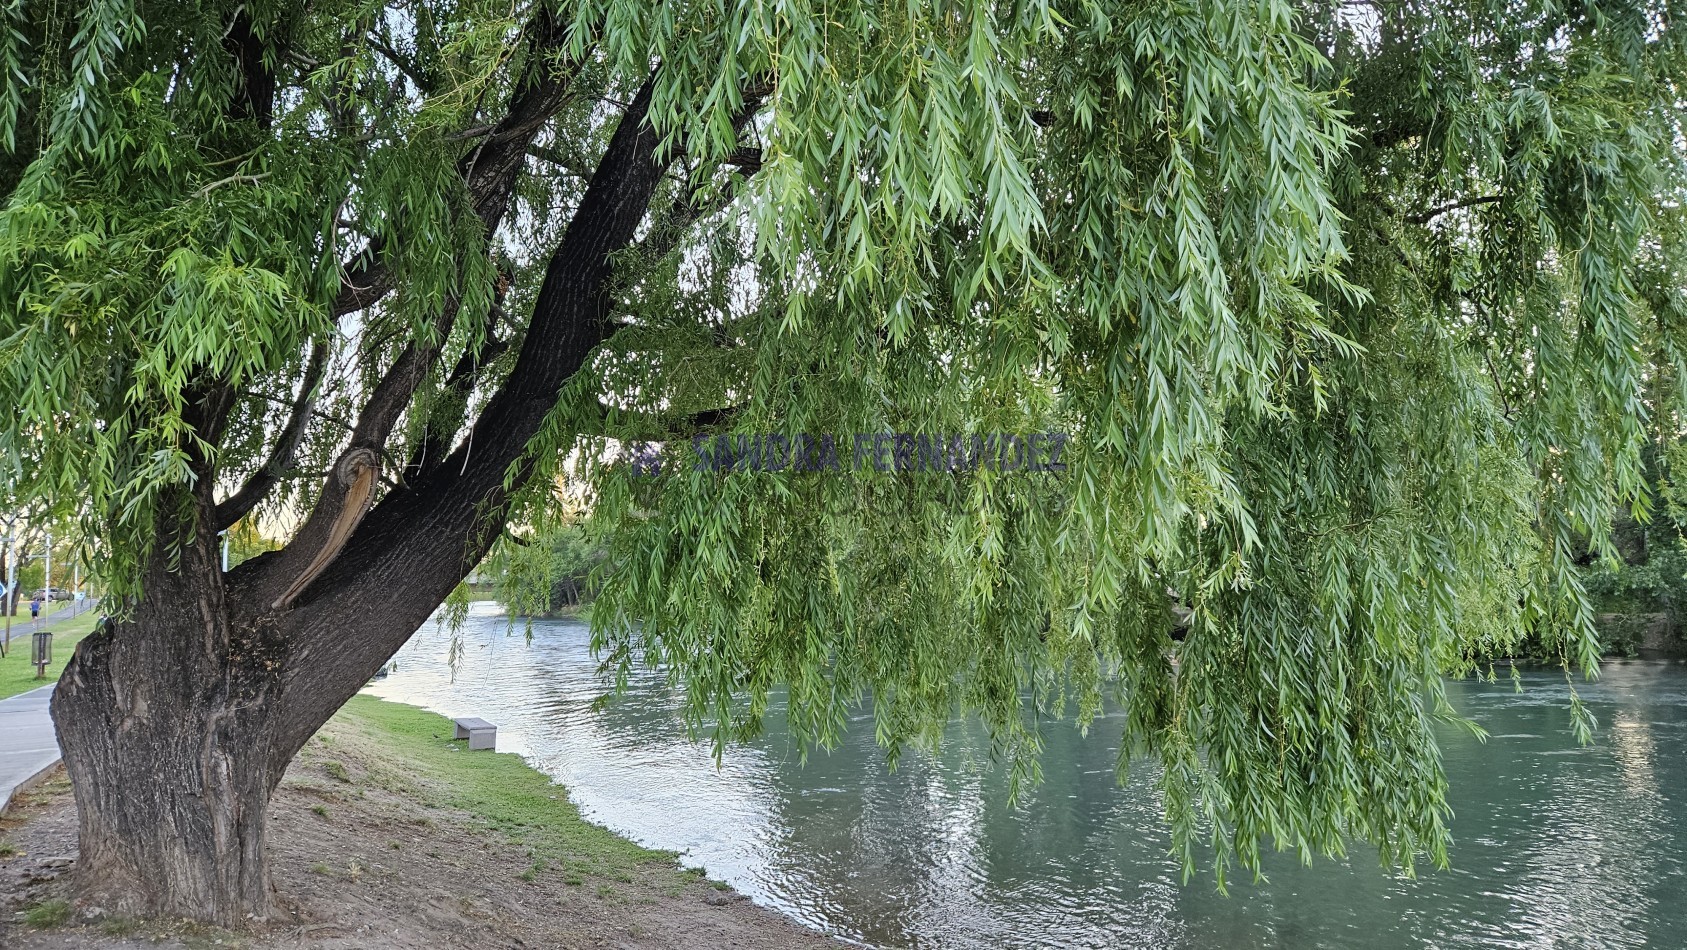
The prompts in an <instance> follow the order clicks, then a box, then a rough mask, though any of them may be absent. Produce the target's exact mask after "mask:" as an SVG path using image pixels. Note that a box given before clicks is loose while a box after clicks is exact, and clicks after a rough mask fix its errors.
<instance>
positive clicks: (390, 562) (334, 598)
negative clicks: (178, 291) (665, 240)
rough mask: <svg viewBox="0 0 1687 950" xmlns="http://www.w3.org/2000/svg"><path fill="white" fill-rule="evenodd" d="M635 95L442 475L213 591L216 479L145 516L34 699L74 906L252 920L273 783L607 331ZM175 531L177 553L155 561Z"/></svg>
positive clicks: (625, 208)
mask: <svg viewBox="0 0 1687 950" xmlns="http://www.w3.org/2000/svg"><path fill="white" fill-rule="evenodd" d="M652 88H653V83H651V82H647V83H646V84H645V86H644V87H643V88H642V89H641V90H640V91H639V93H638V95H637V96H635V97H634V99H633V102H632V104H631V105H630V106H629V107H628V109H627V111H626V113H625V114H624V116H623V118H622V121H621V124H620V125H619V126H618V127H617V129H616V131H615V133H614V135H613V136H612V138H611V140H610V144H609V147H608V149H607V151H606V153H605V155H604V158H603V161H602V162H601V163H600V166H599V169H598V171H597V173H595V174H594V176H593V178H592V180H591V182H590V184H589V186H588V188H587V191H586V193H585V195H584V196H583V197H582V199H581V202H580V206H579V208H578V209H577V210H576V212H575V216H574V218H573V219H572V221H571V223H570V225H569V227H568V230H567V232H566V234H565V236H564V239H563V243H562V245H561V246H560V247H559V248H558V250H557V251H556V252H555V253H554V254H553V256H552V259H551V261H550V263H549V265H548V266H547V269H546V276H545V281H544V284H543V286H542V288H541V292H540V299H539V301H538V302H537V303H536V305H535V308H534V316H533V319H532V321H531V322H530V325H529V327H528V330H527V332H526V335H525V339H524V342H523V344H522V349H521V353H520V356H519V358H518V360H517V362H516V366H515V368H514V369H513V370H512V371H511V374H510V377H509V378H508V379H507V380H506V381H505V383H504V385H503V386H502V387H501V388H500V389H499V390H498V392H497V394H496V395H495V396H493V397H492V399H491V400H489V403H488V406H487V408H486V409H485V410H484V411H483V413H482V415H481V417H480V418H479V420H477V422H476V423H475V425H474V427H473V429H472V430H471V435H470V437H469V438H468V439H467V440H465V441H464V442H463V444H462V445H460V446H459V447H458V448H457V449H455V450H454V451H453V453H452V455H451V456H450V459H449V462H448V463H447V464H445V465H443V466H439V467H436V468H435V469H433V470H432V471H430V472H428V473H426V474H422V475H419V476H418V477H417V478H416V479H414V480H412V481H411V482H410V483H408V484H406V485H404V486H401V487H398V488H395V489H394V490H392V491H390V492H388V493H387V494H386V495H385V497H384V498H382V499H381V501H380V503H379V504H377V505H375V507H374V508H373V510H370V511H368V516H367V517H366V518H365V517H364V505H365V503H366V502H367V501H368V497H367V493H368V488H369V485H370V484H371V482H370V480H369V479H368V478H366V477H364V476H366V475H367V474H368V472H367V470H366V468H367V466H366V465H365V467H363V468H359V467H357V466H353V467H352V468H351V469H347V470H346V472H341V469H342V467H343V466H342V465H341V464H336V466H335V469H336V473H339V474H337V475H336V476H335V477H332V478H330V479H328V480H327V481H326V482H325V483H324V486H323V492H322V495H321V497H320V498H319V500H318V502H317V506H316V509H315V510H314V511H313V512H312V514H311V515H310V517H308V518H307V519H306V521H305V523H304V524H303V525H302V526H301V527H300V528H299V530H298V532H297V533H296V534H295V536H294V538H293V540H292V542H290V543H289V544H288V546H287V547H286V548H285V549H283V550H281V551H277V552H271V553H268V554H265V555H261V556H259V557H256V558H253V559H251V560H249V561H246V562H243V563H242V564H240V565H239V566H238V567H236V568H235V569H233V570H232V571H230V572H229V573H228V574H226V575H225V574H224V573H222V570H221V565H220V562H219V559H218V555H217V540H216V534H215V530H216V527H215V526H216V524H217V522H216V519H215V517H214V512H215V511H216V510H217V505H216V504H215V503H214V500H213V498H212V495H211V490H212V486H213V485H214V484H215V482H216V477H215V471H214V466H213V465H212V464H211V462H210V461H209V460H208V459H205V458H198V457H195V458H194V459H193V462H192V464H193V466H194V469H195V474H196V478H195V480H194V483H193V485H192V487H191V488H187V489H184V495H191V497H181V498H174V499H171V500H170V501H169V502H168V503H166V504H164V505H162V508H161V510H163V511H165V512H166V514H164V515H161V517H160V522H159V535H160V541H159V542H158V551H157V554H156V557H155V560H154V563H153V565H152V566H151V568H150V569H149V570H148V572H147V575H146V577H144V578H143V580H142V590H143V591H144V594H143V599H142V600H141V601H140V602H139V603H137V604H134V605H132V609H131V610H130V611H128V612H127V613H119V616H120V618H121V619H120V620H118V621H116V622H110V623H107V624H106V625H105V626H104V627H102V628H101V629H100V630H99V631H98V632H97V633H95V634H94V635H92V636H90V637H88V638H87V639H85V640H83V641H82V643H81V644H80V645H79V646H78V647H77V650H76V653H75V655H74V656H73V657H72V659H71V662H70V664H69V666H68V667H67V668H66V670H65V673H64V676H63V677H62V678H61V679H60V681H59V686H58V689H57V690H56V692H55V693H54V695H53V703H52V707H53V719H54V722H55V723H56V725H57V728H58V732H59V744H60V746H61V748H62V749H63V752H64V761H65V766H66V769H67V771H68V772H69V774H70V780H71V785H72V787H73V788H74V790H75V793H76V801H77V806H78V811H79V813H80V816H81V825H80V842H81V858H80V860H79V862H78V871H77V873H78V875H79V877H80V882H79V883H80V891H81V893H80V897H81V898H82V899H83V900H85V901H87V902H89V903H91V904H97V905H98V906H100V907H102V908H104V909H106V910H108V911H118V912H121V913H125V914H130V915H135V916H166V917H187V918H191V919H195V920H204V921H211V922H215V923H219V924H223V925H227V926H234V925H240V924H243V923H246V922H247V921H249V920H251V919H254V918H263V917H267V916H269V914H270V913H271V909H272V903H273V897H272V893H271V891H272V888H271V883H270V878H269V872H268V866H267V863H266V858H265V854H264V842H265V814H266V812H267V810H268V806H269V801H270V797H271V795H272V794H273V792H274V790H275V786H276V784H277V783H278V782H279V781H280V780H281V776H282V774H283V772H284V771H285V770H286V767H287V764H288V762H290V761H291V760H292V758H293V756H294V754H295V753H297V752H298V750H299V749H300V748H301V747H302V746H303V745H304V744H305V742H307V741H308V740H309V739H310V737H311V736H312V735H314V734H315V733H316V731H317V730H318V729H319V728H321V726H322V724H323V723H325V722H327V721H328V718H329V717H330V716H332V715H333V714H334V712H335V711H336V710H338V709H339V708H340V707H341V706H342V705H344V704H345V702H346V701H347V700H348V699H350V698H351V697H352V696H353V695H354V694H355V693H356V692H357V690H358V689H360V688H361V687H362V686H363V684H364V683H365V682H366V681H367V680H368V678H369V677H370V676H372V675H373V674H374V672H375V671H376V670H377V669H379V668H380V667H381V666H382V665H383V664H385V663H386V662H387V660H388V659H389V658H391V656H392V654H393V653H394V652H396V651H397V650H398V648H399V647H400V646H402V645H403V644H404V641H405V640H406V639H408V638H409V636H410V635H411V634H412V633H413V632H415V630H416V628H417V627H418V626H419V625H420V624H421V623H422V622H423V621H424V620H426V618H427V617H428V615H429V614H431V613H432V612H433V610H434V609H435V608H436V607H437V606H438V605H439V604H440V603H441V602H442V601H443V600H444V599H445V597H446V595H447V594H449V592H450V591H451V589H452V587H454V586H455V585H456V584H457V583H458V582H459V581H460V580H461V579H462V578H463V577H464V576H465V575H466V574H467V573H468V572H469V570H470V569H471V568H472V567H473V566H474V565H475V564H476V563H478V562H479V561H480V559H481V558H482V557H483V556H484V555H485V554H486V551H487V549H488V548H489V547H490V545H491V543H492V540H493V539H494V538H495V537H496V536H497V533H498V530H499V529H500V528H501V527H502V524H503V519H504V517H505V516H506V513H507V510H508V506H509V504H510V485H511V483H512V482H521V481H523V480H525V479H526V478H528V477H529V476H530V474H531V472H532V460H531V459H526V458H525V452H526V451H527V448H528V444H529V441H530V440H531V439H532V438H533V437H534V436H535V435H536V434H537V433H538V432H539V431H540V429H541V427H542V425H543V423H544V420H545V418H546V415H547V413H548V412H549V411H550V409H551V408H552V407H553V406H554V405H555V404H556V400H557V394H558V392H559V390H560V389H561V388H562V386H563V384H564V383H565V382H566V381H567V380H568V379H569V378H570V377H571V376H572V375H573V374H574V373H575V372H576V371H577V370H579V369H580V367H581V366H582V365H583V364H584V362H585V360H586V358H587V356H588V355H589V354H590V353H591V352H592V350H593V348H594V347H596V346H597V345H598V344H599V343H600V342H602V341H603V339H605V338H606V336H607V335H608V334H609V332H610V330H611V324H610V322H609V319H608V318H609V312H610V306H611V299H610V294H609V287H610V277H611V275H612V267H611V260H612V257H613V255H614V254H615V253H617V252H618V251H620V250H621V249H623V248H625V247H626V246H627V245H628V243H629V242H630V241H631V239H632V237H633V235H634V233H635V231H636V229H637V225H638V223H639V221H640V220H641V219H642V218H643V216H644V214H645V210H646V208H647V207H648V205H649V201H650V197H651V195H652V193H653V192H654V190H655V187H656V185H657V183H658V182H659V181H660V180H661V178H662V176H663V174H664V173H665V171H666V168H667V166H668V163H669V159H661V160H658V158H657V157H656V156H657V150H658V148H659V145H660V136H658V135H657V134H656V133H655V131H654V130H652V129H651V127H650V126H649V125H648V124H647V123H646V122H645V121H644V116H645V111H646V109H647V108H648V107H649V105H650V100H651V95H652ZM747 111H749V110H748V109H747ZM402 368H403V367H400V369H402ZM400 375H401V376H402V374H400ZM392 385H393V386H394V387H397V388H398V389H400V390H402V389H403V388H404V387H403V386H400V385H399V383H393V384H392ZM406 385H410V384H406ZM385 388H387V387H385V386H382V387H377V395H379V394H380V393H381V392H383V391H384V390H385ZM401 395H406V396H407V393H401ZM234 398H235V397H234V390H233V388H232V387H231V386H228V385H226V384H223V383H218V384H216V385H211V386H207V387H206V388H205V390H204V392H203V393H202V394H200V395H199V396H198V398H196V399H195V400H194V401H193V403H192V405H193V408H194V412H193V415H194V419H192V420H190V421H191V422H192V424H193V427H194V429H195V430H196V431H197V432H198V433H199V434H200V436H201V438H202V440H203V444H205V445H210V446H215V445H216V444H217V443H218V442H219V440H220V437H221V431H222V427H223V426H224V425H225V424H226V422H227V419H228V417H229V410H230V407H231V406H232V404H233V400H234ZM383 398H384V397H383ZM394 403H395V404H396V407H394V406H388V405H386V403H385V402H382V401H381V400H379V399H372V401H371V405H370V406H369V407H367V408H366V412H365V416H364V419H362V420H360V424H359V427H358V428H357V429H356V430H355V431H354V433H353V438H352V439H351V444H350V445H349V446H348V447H347V449H346V450H345V453H344V454H342V456H341V462H342V463H344V462H346V461H347V460H349V459H352V458H353V457H354V456H357V457H361V456H359V453H362V454H363V455H367V456H368V457H369V458H375V457H377V455H378V453H379V452H380V451H381V450H383V449H384V446H385V442H386V435H387V430H388V429H389V428H390V426H391V424H392V420H394V419H396V418H397V413H398V410H399V409H402V408H403V401H402V400H396V399H395V400H394ZM365 422H367V424H365ZM512 472H513V473H514V474H513V477H512ZM348 473H349V474H350V475H352V476H355V477H351V478H346V477H340V476H341V475H345V474H348ZM177 502H182V503H183V504H177ZM184 505H185V507H186V508H191V509H192V513H193V515H192V517H191V518H186V519H183V518H182V517H181V515H182V513H183V511H184V510H185V508H184ZM177 532H187V533H190V534H192V537H191V538H187V539H186V540H185V542H181V543H171V542H168V541H166V540H164V539H165V538H167V537H170V536H173V535H176V534H177ZM179 540H180V538H179V536H178V541H179Z"/></svg>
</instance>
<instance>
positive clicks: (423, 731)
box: [0, 696, 836, 950]
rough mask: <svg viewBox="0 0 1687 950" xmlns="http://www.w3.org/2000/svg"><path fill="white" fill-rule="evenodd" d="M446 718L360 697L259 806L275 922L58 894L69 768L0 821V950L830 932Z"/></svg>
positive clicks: (253, 948) (714, 938) (722, 941)
mask: <svg viewBox="0 0 1687 950" xmlns="http://www.w3.org/2000/svg"><path fill="white" fill-rule="evenodd" d="M450 735H451V724H450V721H449V720H447V719H445V718H444V717H441V716H437V715H434V714H432V713H429V712H425V711H422V710H419V709H415V708H412V707H409V706H403V705H399V704H396V703H388V702H383V701H381V700H377V699H373V698H370V697H361V696H360V697H358V698H356V699H354V700H353V701H352V702H351V703H350V704H349V705H347V707H346V708H345V709H343V710H341V712H340V713H339V714H338V715H337V716H335V717H334V719H333V720H331V721H330V722H329V724H328V725H327V726H325V727H324V728H323V730H322V732H321V733H319V734H318V735H317V736H316V738H314V739H312V740H311V741H310V743H309V744H308V745H307V746H306V748H305V749H304V750H303V751H302V752H301V753H300V755H299V757H298V758H297V759H296V760H295V761H294V763H293V765H292V767H291V768H290V769H289V770H288V773H287V776H286V778H285V779H284V780H283V781H282V784H281V786H280V788H279V789H278V790H277V792H276V797H275V801H274V803H273V804H272V806H271V809H270V842H269V850H270V858H271V863H272V867H273V870H274V875H275V882H276V888H277V891H278V894H279V898H280V899H279V902H278V903H279V906H280V909H281V912H282V916H283V918H284V919H282V920H279V921H276V922H273V923H272V924H270V925H269V926H268V927H267V928H265V929H264V930H262V931H261V932H255V933H249V934H247V933H242V934H236V933H227V932H220V931H211V930H206V929H203V928H197V927H181V926H169V925H157V924H148V923H139V922H135V921H129V920H124V919H120V918H112V917H108V916H105V915H104V914H103V913H102V912H100V911H99V909H98V908H80V907H75V906H73V905H71V904H69V903H67V902H66V897H67V896H68V876H69V873H70V871H71V866H72V863H73V862H74V859H75V837H76V836H75V829H76V812H75V805H74V803H73V802H72V801H71V798H70V794H69V786H68V783H66V782H65V781H64V780H63V778H62V777H60V778H57V779H54V780H51V781H49V782H47V783H45V784H44V785H42V786H41V787H40V788H38V789H37V790H35V791H34V792H32V793H29V794H28V795H27V796H25V798H24V799H23V800H22V801H20V803H19V804H18V805H17V806H16V807H15V808H14V810H13V811H12V813H10V814H9V815H8V816H7V817H6V818H5V819H0V946H3V947H7V948H9V950H94V948H99V950H107V948H128V947H141V946H148V947H165V948H171V947H179V948H195V950H197V948H202V947H210V946H220V947H243V948H249V950H295V948H297V950H304V948H312V950H316V948H321V950H350V948H359V950H399V948H405V950H409V948H415V950H423V948H427V950H432V948H446V947H464V948H471V947H472V948H477V950H478V948H483V947H540V948H547V950H548V948H553V947H554V948H596V947H617V948H621V947H625V948H641V950H642V948H669V947H672V948H680V947H698V946H707V947H738V948H745V950H763V948H769V950H771V948H787V947H789V948H798V947H803V948H807V947H815V948H818V947H828V946H836V944H835V943H833V942H831V941H829V940H827V939H825V938H823V937H820V936H819V935H817V934H814V933H812V932H810V931H807V930H805V929H803V928H801V927H799V926H798V925H796V924H795V923H793V922H791V921H789V920H787V919H786V918H784V917H782V916H780V915H778V914H776V913H774V912H772V911H769V910H766V909H764V908H760V907H757V906H755V905H753V904H751V903H750V902H749V901H747V900H744V899H743V898H742V897H741V896H740V895H738V894H735V893H733V892H732V891H731V890H730V889H725V888H724V885H716V884H713V883H711V882H709V881H706V880H704V879H703V878H702V877H700V876H699V875H696V874H693V873H690V872H687V871H684V870H682V869H681V868H679V866H678V865H677V864H676V863H675V860H674V856H673V855H672V854H670V853H666V852H658V851H650V850H647V849H645V848H641V847H639V846H637V845H635V844H633V843H632V842H630V841H627V840H626V839H624V838H620V837H618V836H616V835H614V834H612V833H611V832H609V831H608V830H606V829H604V828H602V827H600V826H597V825H594V824H591V823H590V822H587V821H585V820H584V819H582V818H581V817H580V814H579V812H578V810H577V809H576V808H575V807H574V806H573V804H572V803H570V802H569V800H568V795H567V792H566V791H565V790H564V789H563V788H562V787H560V786H557V785H554V784H552V782H551V781H550V780H549V779H548V778H546V777H545V776H544V775H541V774H540V773H538V772H536V771H534V770H532V769H531V768H529V767H528V766H527V765H526V764H525V763H524V762H522V760H521V759H520V757H518V756H515V755H509V754H494V753H484V752H476V753H470V752H468V751H466V750H465V749H464V744H463V743H462V742H453V741H450Z"/></svg>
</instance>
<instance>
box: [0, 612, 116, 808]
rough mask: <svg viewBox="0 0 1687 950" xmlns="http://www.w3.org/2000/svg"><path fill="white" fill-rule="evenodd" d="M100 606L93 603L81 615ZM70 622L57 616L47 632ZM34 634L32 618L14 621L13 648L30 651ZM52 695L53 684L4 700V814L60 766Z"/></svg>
mask: <svg viewBox="0 0 1687 950" xmlns="http://www.w3.org/2000/svg"><path fill="white" fill-rule="evenodd" d="M97 606H98V604H97V603H90V604H88V605H86V606H84V607H83V608H82V610H81V611H80V613H84V614H85V613H87V612H88V611H90V610H94V609H96V607H97ZM70 619H71V615H70V612H69V611H68V610H67V611H65V612H64V613H63V615H62V616H61V615H60V614H58V613H56V612H55V613H54V614H52V615H50V616H49V618H48V620H47V622H46V623H45V624H44V625H43V629H47V630H51V629H53V628H54V627H56V626H58V624H59V623H61V622H63V621H66V620H70ZM34 632H35V624H34V623H32V622H31V621H30V619H29V618H28V617H25V618H23V622H22V623H18V622H17V618H13V620H12V648H13V649H14V650H15V649H17V648H18V647H19V646H20V645H21V646H22V647H23V648H24V649H25V650H27V649H29V635H30V634H32V633H34ZM52 695H53V684H51V683H48V684H47V685H45V686H43V687H41V688H40V689H32V690H30V691H29V692H27V693H19V694H18V695H16V696H12V697H10V698H8V699H0V813H4V812H5V811H6V806H7V805H9V804H11V803H12V796H13V795H14V794H16V793H17V791H18V790H19V789H22V788H28V787H29V783H31V782H33V781H35V780H36V779H38V778H40V777H41V776H42V775H44V774H45V773H46V772H47V771H48V770H49V769H51V768H52V767H53V766H55V765H57V764H59V737H58V733H56V732H54V731H53V717H52V715H51V714H50V713H48V712H47V700H48V699H49V698H50V697H51V696H52Z"/></svg>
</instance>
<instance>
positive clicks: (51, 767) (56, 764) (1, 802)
mask: <svg viewBox="0 0 1687 950" xmlns="http://www.w3.org/2000/svg"><path fill="white" fill-rule="evenodd" d="M63 767H64V760H63V759H54V760H53V761H52V762H51V763H49V764H48V765H46V766H44V767H42V769H41V771H39V772H36V773H35V774H34V775H31V776H29V777H27V778H25V779H24V780H23V781H21V782H19V783H18V784H16V785H14V786H12V787H11V788H9V789H7V790H6V792H5V794H4V795H3V796H0V818H4V817H5V816H6V809H8V808H10V807H11V805H12V801H13V800H14V799H16V798H17V797H18V796H19V795H22V794H23V793H24V792H27V791H29V790H30V789H32V788H34V787H35V786H37V785H40V784H41V783H42V782H45V781H46V780H47V779H48V778H49V777H51V776H52V774H53V773H54V772H56V771H58V770H59V769H60V768H63Z"/></svg>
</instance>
